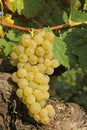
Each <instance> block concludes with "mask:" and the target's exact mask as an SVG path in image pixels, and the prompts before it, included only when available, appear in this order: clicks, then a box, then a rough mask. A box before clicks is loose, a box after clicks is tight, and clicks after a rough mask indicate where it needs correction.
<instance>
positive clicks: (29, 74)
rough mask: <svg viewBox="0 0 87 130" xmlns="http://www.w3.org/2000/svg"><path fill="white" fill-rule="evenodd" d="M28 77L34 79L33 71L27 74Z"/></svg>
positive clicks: (30, 79)
mask: <svg viewBox="0 0 87 130" xmlns="http://www.w3.org/2000/svg"><path fill="white" fill-rule="evenodd" d="M26 79H27V80H28V81H32V80H33V79H34V73H33V72H28V73H27V75H26Z"/></svg>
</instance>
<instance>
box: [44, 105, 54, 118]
mask: <svg viewBox="0 0 87 130" xmlns="http://www.w3.org/2000/svg"><path fill="white" fill-rule="evenodd" d="M46 109H47V111H48V115H49V117H54V115H55V109H54V108H53V106H52V105H46Z"/></svg>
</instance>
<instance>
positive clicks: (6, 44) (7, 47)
mask: <svg viewBox="0 0 87 130" xmlns="http://www.w3.org/2000/svg"><path fill="white" fill-rule="evenodd" d="M13 45H14V43H13V42H7V41H6V40H5V39H3V38H1V39H0V47H3V51H4V54H5V55H6V56H7V55H8V54H9V53H10V52H11V50H12V47H13Z"/></svg>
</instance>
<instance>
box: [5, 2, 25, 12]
mask: <svg viewBox="0 0 87 130" xmlns="http://www.w3.org/2000/svg"><path fill="white" fill-rule="evenodd" d="M5 4H6V5H7V7H8V9H9V10H11V11H12V12H15V11H17V12H18V14H21V11H22V10H23V9H24V0H13V1H10V0H5Z"/></svg>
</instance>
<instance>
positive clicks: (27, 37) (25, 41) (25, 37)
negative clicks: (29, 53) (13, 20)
mask: <svg viewBox="0 0 87 130" xmlns="http://www.w3.org/2000/svg"><path fill="white" fill-rule="evenodd" d="M30 39H31V35H29V34H23V36H22V43H21V44H22V46H24V47H28V43H29V41H30Z"/></svg>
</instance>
